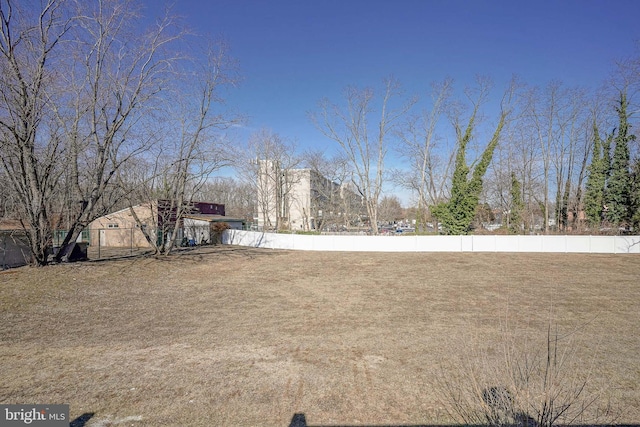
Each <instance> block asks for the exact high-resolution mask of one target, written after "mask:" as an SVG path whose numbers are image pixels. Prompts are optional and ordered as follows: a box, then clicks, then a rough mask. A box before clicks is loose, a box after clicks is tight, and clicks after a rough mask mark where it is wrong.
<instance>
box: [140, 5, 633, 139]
mask: <svg viewBox="0 0 640 427" xmlns="http://www.w3.org/2000/svg"><path fill="white" fill-rule="evenodd" d="M146 1H147V2H148V4H149V5H153V4H155V2H153V1H152V0H146ZM174 7H175V10H176V11H178V12H179V13H180V14H181V15H183V16H184V19H185V22H186V23H187V24H188V25H189V26H190V27H192V29H193V30H195V31H197V32H199V33H209V34H212V35H222V36H224V37H225V38H226V39H227V41H228V42H229V44H230V46H231V52H232V55H233V56H234V57H235V58H236V59H237V60H238V61H239V63H240V67H241V72H242V75H243V78H244V81H243V82H242V83H241V85H240V87H239V88H238V89H237V90H234V91H233V92H232V93H231V94H230V96H229V103H230V105H231V106H233V107H234V108H236V109H238V110H239V111H241V112H242V113H244V114H245V115H246V116H247V117H248V119H249V120H248V122H247V132H251V131H255V130H258V129H260V128H263V127H266V128H269V129H271V130H273V131H274V132H276V133H278V134H280V135H281V136H283V137H286V138H291V139H294V140H297V141H298V143H299V145H300V146H301V147H302V148H304V147H324V146H327V145H328V146H329V147H331V148H334V146H333V144H332V143H331V142H330V141H327V140H325V139H324V138H323V137H322V135H320V133H319V132H318V131H317V130H316V129H315V127H314V125H313V124H312V123H311V122H310V120H309V118H308V112H309V111H313V110H317V103H318V101H319V100H321V99H322V98H324V97H327V98H328V99H330V100H332V101H339V100H340V99H341V95H342V90H343V89H344V88H345V87H346V86H347V85H355V86H375V85H379V84H380V83H381V82H382V79H383V78H384V77H386V76H389V75H391V74H392V75H394V76H395V77H396V78H397V79H398V80H399V81H400V82H401V83H402V85H403V87H404V89H405V90H406V91H407V93H411V94H417V95H419V96H425V97H426V96H427V95H428V91H429V87H430V84H431V83H432V82H434V81H441V80H443V79H444V78H446V77H451V78H453V79H454V82H455V87H456V88H458V89H460V90H462V89H463V88H464V86H465V85H469V84H471V83H473V80H474V78H475V76H476V75H478V74H480V75H486V76H489V77H491V78H492V79H493V80H494V82H495V85H496V91H501V90H502V88H504V87H505V86H506V85H507V82H508V80H509V79H510V78H511V76H512V75H513V74H517V75H519V76H520V77H521V78H522V80H523V81H524V82H526V83H528V84H531V85H545V84H547V83H548V82H549V81H551V80H560V81H562V82H564V83H565V84H566V85H568V86H577V85H580V86H586V87H589V88H596V87H597V86H599V85H600V84H601V83H602V82H603V81H604V80H605V79H606V78H607V77H608V76H609V74H610V73H611V72H612V70H613V68H614V65H613V64H614V61H615V60H617V59H620V58H622V57H626V56H630V55H632V54H634V53H638V51H637V50H636V46H637V41H638V40H639V39H640V20H639V19H638V17H639V16H640V1H637V0H615V1H593V0H581V1H575V0H573V1H502V0H496V1H471V0H469V1H445V0H440V1H430V0H421V1H418V0H399V1H391V0H388V1H377V0H323V1H311V0H298V1H291V0H287V1H278V0H269V1H267V0H264V1H247V0H220V1H212V0H177V1H176V3H175V6H174Z"/></svg>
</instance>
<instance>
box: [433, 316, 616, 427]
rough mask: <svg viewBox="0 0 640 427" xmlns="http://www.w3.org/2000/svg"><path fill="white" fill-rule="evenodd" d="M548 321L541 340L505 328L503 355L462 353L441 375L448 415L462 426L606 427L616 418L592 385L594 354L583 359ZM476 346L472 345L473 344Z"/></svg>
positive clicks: (571, 338)
mask: <svg viewBox="0 0 640 427" xmlns="http://www.w3.org/2000/svg"><path fill="white" fill-rule="evenodd" d="M577 333H578V330H573V331H571V332H569V333H566V334H561V333H560V331H559V327H558V324H557V322H555V321H553V320H552V319H550V320H549V322H548V324H547V328H546V333H543V334H541V335H543V337H544V338H538V339H537V340H531V339H530V338H529V336H528V334H526V333H519V332H518V331H516V330H512V331H509V329H508V328H507V327H505V328H504V329H503V332H502V342H501V343H500V344H499V345H500V346H501V347H502V354H499V353H498V355H497V356H496V355H495V353H496V352H495V350H494V349H493V348H492V347H489V348H488V349H484V350H482V349H474V350H471V351H466V352H463V353H462V354H464V356H463V357H461V360H460V363H458V365H457V366H455V367H454V366H450V367H449V368H447V369H443V370H441V371H442V372H456V373H457V374H455V375H450V376H446V377H444V376H443V377H441V378H439V381H438V382H439V385H440V395H441V398H442V400H443V402H442V403H443V404H444V406H445V407H447V408H448V411H449V415H450V416H452V417H453V418H454V419H456V420H458V421H460V422H462V423H464V424H466V425H490V426H507V425H508V426H536V427H538V426H539V427H551V426H557V425H576V424H581V425H594V424H610V423H612V422H613V421H614V420H615V419H616V418H617V415H619V411H617V410H614V408H613V407H612V405H611V402H610V399H609V396H608V393H607V391H608V389H607V387H606V386H602V385H598V384H595V381H592V379H593V378H594V375H593V374H594V370H595V369H597V359H596V357H595V355H587V354H584V352H585V349H583V348H580V346H579V345H578V343H577V340H576V335H577ZM476 342H477V341H476Z"/></svg>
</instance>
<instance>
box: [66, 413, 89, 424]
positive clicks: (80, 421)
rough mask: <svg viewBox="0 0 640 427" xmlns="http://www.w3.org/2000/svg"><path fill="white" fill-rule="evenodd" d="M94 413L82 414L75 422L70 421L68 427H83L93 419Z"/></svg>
mask: <svg viewBox="0 0 640 427" xmlns="http://www.w3.org/2000/svg"><path fill="white" fill-rule="evenodd" d="M93 415H94V413H93V412H85V413H84V414H82V415H80V416H79V417H78V418H76V419H75V420H73V421H71V422H70V423H69V427H84V426H85V425H86V424H87V422H88V421H89V420H90V419H91V418H93Z"/></svg>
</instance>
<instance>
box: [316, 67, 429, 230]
mask: <svg viewBox="0 0 640 427" xmlns="http://www.w3.org/2000/svg"><path fill="white" fill-rule="evenodd" d="M399 96H400V85H399V83H398V82H397V81H396V80H394V79H393V78H389V79H386V80H385V82H384V91H383V94H382V97H381V100H380V107H379V108H380V110H379V111H378V119H377V120H375V121H374V124H373V125H372V124H370V119H371V117H372V115H373V114H374V113H375V110H374V105H373V104H374V103H375V101H376V96H375V93H374V91H373V89H362V90H360V89H356V88H354V87H349V88H347V90H346V107H345V108H342V107H340V106H339V105H337V104H332V103H330V102H329V101H328V100H324V101H322V102H321V103H320V112H319V113H318V114H313V115H312V116H311V118H312V120H313V122H314V123H315V125H316V127H317V128H318V129H319V130H320V131H321V132H322V134H323V135H325V136H326V137H327V138H329V139H331V140H333V141H335V142H337V143H338V145H339V146H340V148H341V149H342V151H343V153H344V154H345V156H346V157H347V159H348V160H349V163H350V166H351V168H352V169H353V177H352V182H353V184H354V185H355V187H356V189H357V191H358V192H359V193H360V195H361V196H362V197H363V199H364V204H365V206H366V208H367V213H368V215H369V223H370V225H371V231H372V233H373V234H377V233H378V224H377V221H378V202H379V199H380V195H381V193H382V187H383V184H384V181H385V158H386V155H387V151H388V145H389V138H390V137H391V136H392V135H394V128H395V127H396V126H397V125H398V122H399V120H400V119H401V118H402V117H404V115H405V114H406V113H407V112H408V111H409V110H410V109H411V107H412V106H413V105H414V104H415V103H416V100H415V99H411V100H409V101H408V102H406V103H405V104H403V105H400V106H395V105H394V101H395V98H398V97H399ZM394 107H395V108H394Z"/></svg>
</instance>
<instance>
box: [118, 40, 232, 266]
mask: <svg viewBox="0 0 640 427" xmlns="http://www.w3.org/2000/svg"><path fill="white" fill-rule="evenodd" d="M194 53H198V52H197V51H196V50H194ZM185 66H186V67H187V68H186V70H185V71H184V72H181V73H179V74H178V75H176V77H179V83H178V84H176V85H175V88H174V90H173V92H172V96H171V98H170V99H169V100H170V101H171V102H170V103H169V104H168V107H169V108H168V109H167V110H166V112H164V114H165V126H164V127H163V129H164V131H165V132H164V133H163V136H162V137H161V141H162V145H161V146H160V147H159V150H158V151H157V153H156V156H155V157H156V160H155V162H154V163H153V167H152V168H150V169H149V171H148V173H147V177H146V182H147V183H148V184H147V185H145V186H142V188H143V189H144V190H145V191H144V192H143V193H139V194H138V198H139V199H145V198H146V203H147V204H149V206H153V208H152V209H156V210H157V215H153V217H152V221H153V222H154V223H153V224H152V225H153V226H152V227H142V226H141V227H140V228H141V230H142V231H143V233H145V235H146V237H147V241H148V242H149V243H151V244H152V246H153V247H154V248H155V249H156V251H157V252H158V253H162V254H166V255H168V254H170V253H171V251H172V250H173V248H174V247H175V244H176V239H177V238H178V237H179V235H180V229H181V228H182V220H183V217H184V215H185V214H187V213H189V212H190V211H191V209H192V206H193V202H194V201H195V199H194V196H195V195H196V194H198V192H199V191H200V189H201V188H202V187H203V186H204V185H205V184H206V183H207V181H208V180H209V178H210V177H211V176H212V174H213V173H214V172H216V171H218V170H219V169H221V168H222V167H225V166H230V165H231V162H232V158H233V153H232V152H231V150H230V149H229V146H230V144H228V141H226V140H225V137H224V135H223V134H221V131H223V130H225V129H227V128H228V127H229V126H231V125H233V124H235V123H237V122H238V121H239V120H240V118H238V117H235V116H234V115H232V114H230V113H229V112H227V111H225V110H220V109H219V108H217V107H219V106H220V105H221V104H222V102H223V99H222V98H221V91H222V90H223V88H225V87H227V86H233V85H235V83H236V82H237V69H236V65H235V62H234V61H233V60H231V58H230V57H229V55H228V52H227V47H226V44H225V43H223V42H217V43H213V42H210V43H209V44H208V45H207V46H206V47H205V48H204V51H203V52H202V53H201V54H198V55H196V57H195V58H194V59H192V60H189V61H187V63H186V64H185ZM154 204H155V205H154ZM160 205H162V206H160ZM130 211H131V213H132V214H133V215H134V217H136V215H135V211H134V210H133V206H131V205H130ZM160 211H162V212H164V216H166V218H162V215H161V212H160ZM136 220H137V222H138V223H139V225H141V220H140V218H137V217H136ZM151 231H153V232H154V233H157V232H158V231H159V232H160V234H161V236H162V239H159V241H157V240H156V239H152V238H151V236H150V235H149V233H150V232H151Z"/></svg>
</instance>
